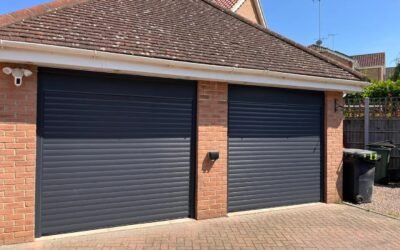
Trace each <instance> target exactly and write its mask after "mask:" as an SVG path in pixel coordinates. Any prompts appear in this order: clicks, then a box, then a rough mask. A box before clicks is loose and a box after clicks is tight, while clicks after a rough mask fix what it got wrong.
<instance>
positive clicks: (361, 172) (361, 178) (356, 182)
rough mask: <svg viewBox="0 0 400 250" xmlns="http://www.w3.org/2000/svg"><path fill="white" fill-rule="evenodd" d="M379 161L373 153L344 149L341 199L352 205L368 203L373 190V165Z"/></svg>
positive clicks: (378, 156)
mask: <svg viewBox="0 0 400 250" xmlns="http://www.w3.org/2000/svg"><path fill="white" fill-rule="evenodd" d="M380 159H381V157H380V155H378V154H377V152H375V151H371V150H363V149H344V157H343V199H344V200H345V201H349V202H352V203H356V204H360V203H369V202H371V199H372V191H373V188H374V178H375V165H376V163H377V162H378V161H379V160H380Z"/></svg>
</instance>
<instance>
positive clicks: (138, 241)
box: [3, 204, 400, 250]
mask: <svg viewBox="0 0 400 250" xmlns="http://www.w3.org/2000/svg"><path fill="white" fill-rule="evenodd" d="M399 247H400V220H395V219H391V218H387V217H384V216H381V215H377V214H374V213H369V212H366V211H363V210H360V209H357V208H354V207H349V206H346V205H325V204H317V205H312V206H307V207H300V208H292V209H286V210H276V211H269V212H264V213H259V214H252V215H241V216H235V217H230V218H219V219H212V220H205V221H190V222H183V223H180V224H172V225H165V226H155V227H148V228H141V229H132V230H127V231H118V232H108V233H101V234H93V235H87V236H76V237H67V238H62V239H55V240H44V241H36V242H34V243H28V244H21V245H15V246H7V247H3V248H4V249H24V250H25V249H271V248H272V249H298V248H306V249H312V248H318V249H328V248H335V249H337V248H342V249H355V248H358V249H396V248H397V249H399Z"/></svg>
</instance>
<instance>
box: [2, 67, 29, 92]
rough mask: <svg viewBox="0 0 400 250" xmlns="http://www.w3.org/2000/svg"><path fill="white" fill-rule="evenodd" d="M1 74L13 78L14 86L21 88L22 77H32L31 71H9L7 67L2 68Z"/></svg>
mask: <svg viewBox="0 0 400 250" xmlns="http://www.w3.org/2000/svg"><path fill="white" fill-rule="evenodd" d="M3 72H4V74H6V75H10V74H12V75H13V77H14V85H15V86H17V87H21V85H22V78H23V77H24V76H25V77H28V76H31V75H32V71H30V70H27V69H17V68H15V69H11V68H9V67H5V68H3Z"/></svg>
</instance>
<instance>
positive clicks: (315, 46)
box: [308, 44, 354, 61]
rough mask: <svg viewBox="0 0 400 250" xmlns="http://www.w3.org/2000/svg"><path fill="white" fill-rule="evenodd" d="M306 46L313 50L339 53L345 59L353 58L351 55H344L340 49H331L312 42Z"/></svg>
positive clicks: (351, 59)
mask: <svg viewBox="0 0 400 250" xmlns="http://www.w3.org/2000/svg"><path fill="white" fill-rule="evenodd" d="M308 48H310V49H313V50H315V51H327V52H331V53H334V54H337V55H340V56H341V57H344V58H345V59H347V60H349V61H353V60H354V59H353V58H351V56H348V55H346V54H344V53H342V52H340V51H337V50H332V49H330V48H327V47H324V46H321V45H316V44H312V45H310V46H308Z"/></svg>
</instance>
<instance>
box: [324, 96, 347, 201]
mask: <svg viewBox="0 0 400 250" xmlns="http://www.w3.org/2000/svg"><path fill="white" fill-rule="evenodd" d="M342 96H343V93H341V92H325V202H327V203H338V202H341V201H342V191H343V190H342V189H343V188H342V185H343V184H342V178H343V171H342V159H343V112H342V111H341V110H338V111H337V112H335V99H337V100H338V102H339V103H340V104H342V103H343V98H342Z"/></svg>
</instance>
